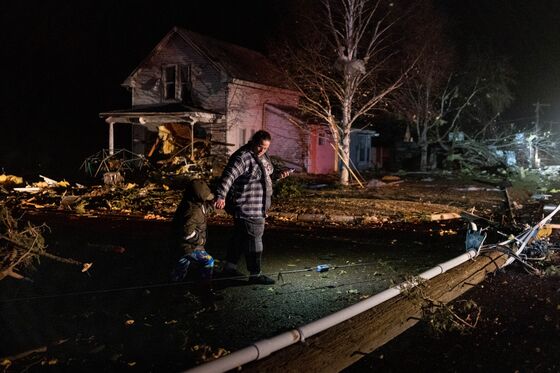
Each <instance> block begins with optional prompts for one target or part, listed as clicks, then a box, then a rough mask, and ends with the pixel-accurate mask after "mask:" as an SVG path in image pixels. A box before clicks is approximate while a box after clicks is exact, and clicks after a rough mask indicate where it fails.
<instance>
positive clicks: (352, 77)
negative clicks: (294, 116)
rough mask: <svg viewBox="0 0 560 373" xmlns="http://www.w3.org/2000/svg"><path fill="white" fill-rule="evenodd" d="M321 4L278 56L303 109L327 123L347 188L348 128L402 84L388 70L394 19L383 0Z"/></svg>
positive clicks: (398, 76) (335, 0) (400, 78)
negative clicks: (294, 41)
mask: <svg viewBox="0 0 560 373" xmlns="http://www.w3.org/2000/svg"><path fill="white" fill-rule="evenodd" d="M320 4H321V8H320V9H319V12H321V13H320V14H317V13H315V14H313V19H311V20H309V19H308V20H306V21H305V22H306V24H305V27H307V29H306V30H304V31H303V30H300V31H302V32H300V33H299V34H298V35H296V37H297V40H298V42H299V45H297V47H294V45H293V44H292V45H290V46H284V48H283V49H282V53H276V55H277V56H279V57H280V61H281V63H282V65H283V67H284V68H286V70H288V73H289V74H288V75H289V76H290V77H291V78H292V79H293V83H294V86H295V87H296V89H297V90H298V91H299V93H300V94H301V108H302V109H303V110H304V111H305V112H307V113H309V114H311V115H313V116H314V117H316V118H318V119H319V120H323V121H325V122H326V123H328V125H329V127H330V129H331V131H332V133H333V137H334V139H335V142H336V144H335V149H336V151H337V154H338V156H339V157H340V160H341V161H342V164H343V168H342V170H341V173H340V183H341V184H343V185H347V184H348V182H349V167H350V132H351V129H352V126H353V125H356V124H357V123H358V122H359V121H360V120H362V122H361V123H363V121H364V120H368V119H371V117H370V116H371V115H373V111H374V109H377V108H379V107H380V105H381V104H382V103H383V102H384V101H385V99H386V98H387V96H388V95H389V94H391V93H392V92H393V91H395V90H396V89H397V88H398V87H399V86H400V85H401V84H402V81H403V78H404V74H401V73H400V72H398V71H395V70H398V69H394V68H393V67H392V66H390V64H389V62H391V58H392V57H393V56H394V54H395V51H394V49H391V48H390V47H391V46H392V45H393V43H394V41H395V40H394V38H393V36H392V35H391V34H390V32H389V31H390V30H391V29H392V27H393V26H394V25H395V23H396V19H395V18H393V17H392V13H391V8H392V4H390V3H388V2H385V1H381V0H377V1H370V0H321V3H320ZM308 5H309V3H308ZM313 5H314V4H311V7H313ZM277 51H278V50H277Z"/></svg>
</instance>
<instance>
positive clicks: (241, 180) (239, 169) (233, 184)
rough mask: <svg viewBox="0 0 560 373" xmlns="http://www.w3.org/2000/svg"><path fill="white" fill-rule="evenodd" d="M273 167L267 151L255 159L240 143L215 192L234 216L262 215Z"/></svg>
mask: <svg viewBox="0 0 560 373" xmlns="http://www.w3.org/2000/svg"><path fill="white" fill-rule="evenodd" d="M263 171H264V172H263ZM273 171H274V168H273V166H272V162H271V161H270V159H269V158H268V155H266V154H265V155H263V156H262V157H261V158H260V159H259V158H258V157H257V156H256V155H255V154H254V153H253V152H252V151H251V148H250V146H249V145H244V146H242V147H241V148H239V149H238V150H237V151H236V152H235V153H233V154H232V156H231V157H230V159H229V161H228V164H227V166H226V168H225V169H224V172H223V173H222V178H221V180H220V184H219V185H218V188H217V190H216V195H217V196H218V198H223V199H225V201H226V210H227V211H228V212H229V213H231V214H232V215H233V216H234V217H236V218H264V217H265V216H266V211H267V210H268V209H269V207H270V203H271V197H272V180H271V175H272V173H273Z"/></svg>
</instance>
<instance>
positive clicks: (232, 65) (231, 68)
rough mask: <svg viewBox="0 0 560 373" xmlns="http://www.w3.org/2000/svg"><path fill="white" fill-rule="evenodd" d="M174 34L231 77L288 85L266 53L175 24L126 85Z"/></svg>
mask: <svg viewBox="0 0 560 373" xmlns="http://www.w3.org/2000/svg"><path fill="white" fill-rule="evenodd" d="M174 34H177V35H179V36H180V37H181V38H182V39H183V40H185V42H187V43H190V44H191V45H193V46H194V47H195V49H197V50H198V51H199V52H200V53H202V54H203V55H205V56H206V57H207V58H208V59H209V60H210V61H211V62H212V63H213V64H214V65H215V66H216V67H217V68H218V69H220V70H222V71H223V72H225V73H226V75H228V76H229V77H230V78H232V79H239V80H244V81H247V82H253V83H258V84H263V85H268V86H272V87H277V88H287V89H289V85H288V83H287V82H288V80H287V79H286V78H285V76H284V74H283V73H282V71H281V70H280V69H279V68H278V67H277V66H275V65H274V64H273V63H272V62H271V61H270V60H269V59H268V58H266V57H265V56H264V55H262V54H260V53H258V52H256V51H253V50H250V49H247V48H243V47H240V46H238V45H235V44H231V43H227V42H224V41H221V40H217V39H214V38H212V37H209V36H205V35H201V34H198V33H195V32H192V31H189V30H186V29H184V28H180V27H174V28H173V29H172V30H171V31H169V33H168V34H167V35H166V36H165V37H164V38H163V39H162V40H161V41H160V42H159V43H158V45H157V46H156V47H155V48H154V49H153V50H152V52H151V53H150V54H149V55H148V56H147V58H146V59H145V60H144V61H143V62H142V63H141V64H140V65H139V66H138V67H137V68H136V69H135V70H134V71H133V72H132V73H131V74H130V75H129V76H128V78H127V79H126V80H125V81H124V82H123V85H125V86H129V85H130V81H131V78H132V76H133V75H134V74H135V73H136V71H137V70H138V69H139V68H140V67H141V66H142V65H143V64H144V63H145V62H146V61H148V60H149V59H150V57H151V56H152V55H154V54H156V53H158V52H159V51H160V50H161V49H162V48H164V47H165V44H166V43H167V41H168V40H169V39H170V38H171V37H172V36H173V35H174Z"/></svg>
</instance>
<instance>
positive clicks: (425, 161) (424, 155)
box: [420, 141, 428, 172]
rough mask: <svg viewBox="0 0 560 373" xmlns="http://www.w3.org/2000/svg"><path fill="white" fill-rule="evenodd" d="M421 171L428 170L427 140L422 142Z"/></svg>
mask: <svg viewBox="0 0 560 373" xmlns="http://www.w3.org/2000/svg"><path fill="white" fill-rule="evenodd" d="M420 171H422V172H426V171H428V143H427V142H425V141H423V142H422V143H421V144H420Z"/></svg>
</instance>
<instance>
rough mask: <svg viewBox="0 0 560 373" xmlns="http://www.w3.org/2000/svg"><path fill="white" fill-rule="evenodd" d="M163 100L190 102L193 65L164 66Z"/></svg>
mask: <svg viewBox="0 0 560 373" xmlns="http://www.w3.org/2000/svg"><path fill="white" fill-rule="evenodd" d="M162 75H163V87H162V89H163V92H162V95H163V100H165V101H181V102H184V103H190V102H191V101H192V100H191V67H190V66H189V65H165V66H163V72H162Z"/></svg>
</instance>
